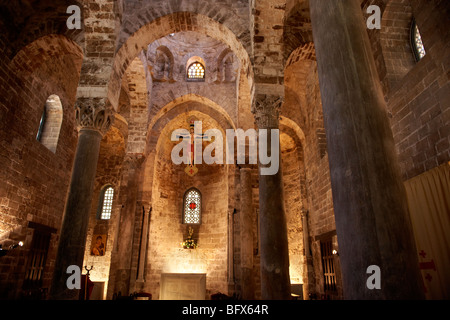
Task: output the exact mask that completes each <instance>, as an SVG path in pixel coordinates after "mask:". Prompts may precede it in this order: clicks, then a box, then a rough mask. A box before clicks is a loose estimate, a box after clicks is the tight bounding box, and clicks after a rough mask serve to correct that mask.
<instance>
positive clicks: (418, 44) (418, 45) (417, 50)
mask: <svg viewBox="0 0 450 320" xmlns="http://www.w3.org/2000/svg"><path fill="white" fill-rule="evenodd" d="M411 42H412V46H413V51H414V55H415V57H416V60H417V61H419V60H420V59H422V58H423V57H424V56H425V55H426V52H425V47H424V46H423V42H422V37H421V36H420V32H419V27H417V24H416V22H415V20H413V22H412V26H411Z"/></svg>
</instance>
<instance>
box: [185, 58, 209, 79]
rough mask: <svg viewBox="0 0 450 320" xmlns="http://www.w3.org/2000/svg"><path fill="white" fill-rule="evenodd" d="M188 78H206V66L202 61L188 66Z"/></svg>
mask: <svg viewBox="0 0 450 320" xmlns="http://www.w3.org/2000/svg"><path fill="white" fill-rule="evenodd" d="M187 77H188V80H205V67H204V66H203V65H202V64H201V63H200V62H194V63H192V64H191V65H190V66H189V68H188V74H187Z"/></svg>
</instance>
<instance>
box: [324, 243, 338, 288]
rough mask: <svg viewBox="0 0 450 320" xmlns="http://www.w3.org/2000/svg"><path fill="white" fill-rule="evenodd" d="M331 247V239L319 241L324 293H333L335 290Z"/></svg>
mask: <svg viewBox="0 0 450 320" xmlns="http://www.w3.org/2000/svg"><path fill="white" fill-rule="evenodd" d="M332 248H333V243H332V241H331V239H327V240H325V241H321V242H320V253H321V256H322V269H323V282H324V290H325V294H333V293H335V292H336V272H335V269H334V256H333V249H332Z"/></svg>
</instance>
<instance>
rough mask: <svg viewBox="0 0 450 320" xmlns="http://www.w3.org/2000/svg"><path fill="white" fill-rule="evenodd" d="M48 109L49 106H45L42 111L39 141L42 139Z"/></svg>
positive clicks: (37, 138) (37, 136) (38, 134)
mask: <svg viewBox="0 0 450 320" xmlns="http://www.w3.org/2000/svg"><path fill="white" fill-rule="evenodd" d="M46 110H47V108H44V111H43V112H42V116H41V121H40V122H39V130H38V133H37V135H36V140H37V141H39V142H40V141H41V139H42V131H43V130H44V123H45V118H46V114H47V112H46Z"/></svg>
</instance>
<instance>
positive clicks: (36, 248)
mask: <svg viewBox="0 0 450 320" xmlns="http://www.w3.org/2000/svg"><path fill="white" fill-rule="evenodd" d="M50 237H51V234H50V233H47V232H42V231H40V230H37V229H36V230H35V231H34V233H33V240H32V242H31V247H30V252H29V258H28V262H27V267H26V272H25V280H24V282H23V289H24V290H34V289H38V288H40V287H42V284H43V278H44V269H45V264H46V261H47V253H48V248H49V244H50Z"/></svg>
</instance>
